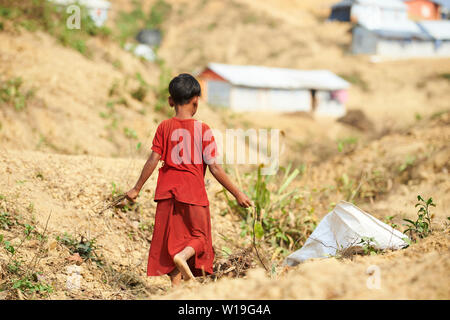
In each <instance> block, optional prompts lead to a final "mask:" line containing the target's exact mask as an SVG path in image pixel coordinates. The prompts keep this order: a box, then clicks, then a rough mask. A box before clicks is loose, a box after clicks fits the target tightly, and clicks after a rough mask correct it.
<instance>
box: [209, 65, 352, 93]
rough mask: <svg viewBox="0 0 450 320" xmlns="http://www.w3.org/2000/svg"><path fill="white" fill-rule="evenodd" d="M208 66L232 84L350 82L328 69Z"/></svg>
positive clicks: (338, 85) (325, 85) (332, 86)
mask: <svg viewBox="0 0 450 320" xmlns="http://www.w3.org/2000/svg"><path fill="white" fill-rule="evenodd" d="M208 68H209V69H211V70H212V71H214V72H215V73H217V74H218V75H220V76H221V77H223V78H224V79H226V80H227V81H228V82H230V83H231V84H233V85H236V86H244V87H253V88H274V89H275V88H276V89H301V88H306V89H319V90H320V89H322V90H339V89H345V88H348V87H349V86H350V84H349V83H348V82H347V81H345V80H344V79H342V78H340V77H338V76H337V75H335V74H334V73H332V72H331V71H328V70H295V69H285V68H269V67H262V66H238V65H228V64H220V63H210V64H209V65H208Z"/></svg>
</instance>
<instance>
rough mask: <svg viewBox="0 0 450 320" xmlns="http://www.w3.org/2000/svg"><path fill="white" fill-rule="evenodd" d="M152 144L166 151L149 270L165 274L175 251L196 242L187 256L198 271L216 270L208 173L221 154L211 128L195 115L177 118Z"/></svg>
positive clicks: (161, 127)
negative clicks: (207, 192)
mask: <svg viewBox="0 0 450 320" xmlns="http://www.w3.org/2000/svg"><path fill="white" fill-rule="evenodd" d="M152 150H153V151H154V152H157V153H159V154H160V155H161V160H162V161H164V165H163V166H162V167H161V168H160V169H159V174H158V182H157V186H156V190H155V201H157V206H156V215H155V226H154V230H153V238H152V243H151V246H150V254H149V257H148V266H147V275H149V276H160V275H164V274H167V273H169V272H171V271H172V270H173V269H174V268H175V264H174V263H173V257H174V255H175V254H177V253H178V252H180V251H182V250H183V249H184V248H185V247H187V246H190V247H192V248H194V250H195V255H194V256H193V257H192V258H191V259H189V260H188V264H189V266H190V267H191V270H192V273H193V274H194V275H195V276H201V275H203V274H211V273H212V272H213V260H214V251H213V248H212V239H211V218H210V212H209V201H208V197H207V195H206V190H205V182H204V175H205V172H206V167H207V163H210V161H214V159H215V157H216V144H215V141H214V137H213V135H212V132H211V130H210V128H209V127H208V126H207V125H206V124H204V123H201V122H200V121H198V120H195V119H177V118H172V119H168V120H165V121H163V122H162V123H161V124H160V125H159V126H158V129H157V130H156V134H155V137H154V139H153V146H152Z"/></svg>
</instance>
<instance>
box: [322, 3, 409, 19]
mask: <svg viewBox="0 0 450 320" xmlns="http://www.w3.org/2000/svg"><path fill="white" fill-rule="evenodd" d="M328 19H329V20H338V21H353V22H359V21H371V22H377V23H379V22H381V21H385V20H393V21H404V20H407V19H408V6H407V5H405V4H404V3H403V2H402V1H400V0H343V1H341V2H339V3H336V4H335V5H333V6H332V7H331V14H330V17H329V18H328Z"/></svg>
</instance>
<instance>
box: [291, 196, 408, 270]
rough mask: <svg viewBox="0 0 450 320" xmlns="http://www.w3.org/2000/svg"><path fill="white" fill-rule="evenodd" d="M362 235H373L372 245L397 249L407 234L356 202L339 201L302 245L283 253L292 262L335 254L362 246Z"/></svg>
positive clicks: (402, 243) (367, 236) (297, 262)
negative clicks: (356, 204)
mask: <svg viewBox="0 0 450 320" xmlns="http://www.w3.org/2000/svg"><path fill="white" fill-rule="evenodd" d="M362 238H373V239H374V240H375V241H374V242H371V245H373V247H374V248H375V249H382V250H384V249H394V250H397V249H400V248H403V247H405V246H407V243H406V242H405V241H404V240H403V239H405V238H407V236H406V235H404V234H403V233H401V232H400V231H398V230H395V229H393V228H392V227H390V226H389V225H387V224H386V223H383V222H381V221H380V220H378V219H376V218H374V217H372V216H371V215H370V214H368V213H366V212H364V211H362V210H361V209H359V208H358V207H356V206H355V205H353V204H351V203H348V202H345V201H341V202H339V203H338V204H337V205H336V207H335V208H334V209H333V211H331V212H329V213H328V214H327V215H326V216H325V217H324V218H323V219H322V221H320V223H319V225H318V226H317V228H316V229H315V230H314V232H313V233H312V234H311V235H310V237H309V238H308V240H306V242H305V244H304V246H303V247H302V248H301V249H299V250H297V251H295V252H294V253H292V254H290V255H289V256H288V257H286V259H285V261H284V263H285V264H287V265H289V266H295V265H297V264H299V263H302V262H303V261H305V260H307V259H311V258H327V257H330V256H335V255H336V253H337V252H338V251H340V250H343V249H348V248H355V247H356V248H357V247H358V246H359V247H361V246H362V244H358V243H359V242H360V241H361V240H362Z"/></svg>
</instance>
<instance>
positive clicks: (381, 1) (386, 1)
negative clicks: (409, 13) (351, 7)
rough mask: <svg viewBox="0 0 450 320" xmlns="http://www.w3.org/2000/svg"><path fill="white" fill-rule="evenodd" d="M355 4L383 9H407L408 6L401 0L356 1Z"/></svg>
mask: <svg viewBox="0 0 450 320" xmlns="http://www.w3.org/2000/svg"><path fill="white" fill-rule="evenodd" d="M355 2H356V3H358V4H361V5H369V6H376V7H382V8H394V9H405V10H406V9H407V6H406V5H405V4H404V3H403V2H402V1H400V0H356V1H355Z"/></svg>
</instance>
